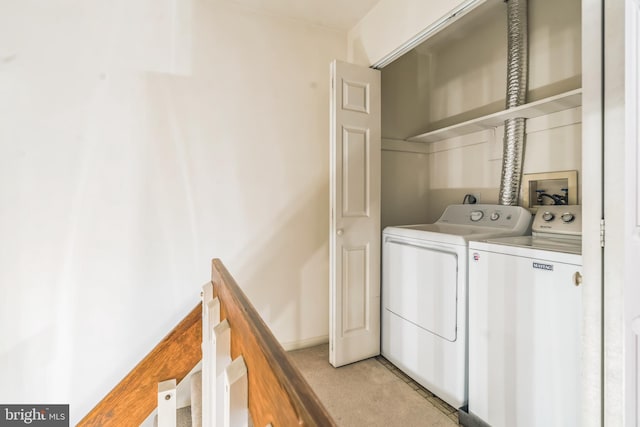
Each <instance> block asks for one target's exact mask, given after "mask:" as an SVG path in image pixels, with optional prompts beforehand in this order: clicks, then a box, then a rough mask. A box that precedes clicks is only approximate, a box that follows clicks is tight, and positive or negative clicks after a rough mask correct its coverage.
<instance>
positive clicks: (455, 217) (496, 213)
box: [382, 205, 531, 408]
mask: <svg viewBox="0 0 640 427" xmlns="http://www.w3.org/2000/svg"><path fill="white" fill-rule="evenodd" d="M530 224H531V214H530V213H529V212H528V211H527V210H526V209H523V208H521V207H518V206H498V205H451V206H448V207H447V208H446V210H445V211H444V213H443V214H442V216H441V217H440V219H439V220H438V221H437V222H435V223H434V224H420V225H407V226H401V227H387V228H385V229H384V232H383V236H382V354H383V355H384V357H386V358H387V359H389V360H390V361H391V362H392V363H393V364H395V365H396V366H397V367H399V368H400V369H401V370H402V371H404V372H405V373H407V374H408V375H409V376H410V377H411V378H413V379H414V380H415V381H416V382H418V383H420V384H422V385H423V386H424V387H426V388H428V389H429V390H431V391H432V392H434V393H435V394H436V395H438V396H439V397H440V398H441V399H443V400H444V401H446V402H448V403H449V404H450V405H452V406H454V407H455V408H459V407H461V406H463V405H465V404H466V401H467V369H466V365H467V323H466V322H467V305H466V301H467V252H468V241H469V240H470V239H483V238H489V237H496V236H514V235H523V234H525V233H527V232H528V231H529V229H530Z"/></svg>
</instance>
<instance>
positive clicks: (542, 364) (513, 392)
mask: <svg viewBox="0 0 640 427" xmlns="http://www.w3.org/2000/svg"><path fill="white" fill-rule="evenodd" d="M581 229H582V221H581V211H580V206H548V207H547V206H545V209H544V210H543V211H538V214H537V215H536V218H535V219H534V222H533V236H531V237H513V238H501V239H491V240H488V241H486V242H471V243H470V244H469V414H470V421H472V422H469V423H464V422H463V425H478V424H477V419H478V418H479V419H480V420H482V421H483V422H484V423H486V424H489V425H491V426H493V427H507V426H508V427H511V426H518V427H554V426H556V427H571V426H579V425H580V424H581V422H580V416H581V404H580V396H581V393H582V391H581V379H580V378H581V377H580V368H581V335H582V287H581V286H580V284H581V281H582V278H581V274H582V257H581ZM461 421H463V417H462V416H461ZM480 425H483V424H482V423H481V424H480Z"/></svg>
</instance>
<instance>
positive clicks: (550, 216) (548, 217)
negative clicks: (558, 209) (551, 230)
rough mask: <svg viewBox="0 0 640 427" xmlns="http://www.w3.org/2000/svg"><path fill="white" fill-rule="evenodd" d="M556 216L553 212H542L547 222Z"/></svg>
mask: <svg viewBox="0 0 640 427" xmlns="http://www.w3.org/2000/svg"><path fill="white" fill-rule="evenodd" d="M555 217H556V216H555V215H554V214H553V213H552V212H549V211H547V212H545V213H543V214H542V219H543V220H545V221H546V222H549V221H551V220H552V219H553V218H555Z"/></svg>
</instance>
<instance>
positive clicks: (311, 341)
mask: <svg viewBox="0 0 640 427" xmlns="http://www.w3.org/2000/svg"><path fill="white" fill-rule="evenodd" d="M328 342H329V335H323V336H320V337H314V338H307V339H305V340H299V341H292V342H286V343H280V344H281V345H282V347H283V348H284V349H285V350H286V351H291V350H300V349H303V348H307V347H314V346H316V345H320V344H326V343H328Z"/></svg>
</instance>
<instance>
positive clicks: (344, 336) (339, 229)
mask: <svg viewBox="0 0 640 427" xmlns="http://www.w3.org/2000/svg"><path fill="white" fill-rule="evenodd" d="M380 120H381V117H380V72H379V71H377V70H373V69H370V68H365V67H361V66H356V65H352V64H347V63H343V62H339V61H334V62H333V63H332V64H331V161H330V163H331V185H330V193H331V195H330V198H331V202H330V207H331V212H330V217H331V219H330V231H329V232H330V236H329V246H330V310H331V312H330V316H329V317H330V328H329V329H330V331H329V341H330V346H329V347H330V350H329V361H330V362H331V364H332V365H333V366H336V367H338V366H342V365H345V364H347V363H352V362H356V361H358V360H362V359H365V358H368V357H371V356H375V355H377V354H379V353H380V232H381V230H380V158H381V155H380V149H381V142H380V139H381V138H380Z"/></svg>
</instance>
